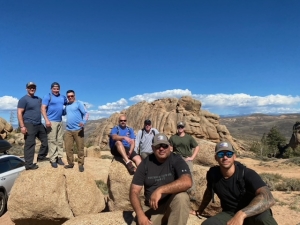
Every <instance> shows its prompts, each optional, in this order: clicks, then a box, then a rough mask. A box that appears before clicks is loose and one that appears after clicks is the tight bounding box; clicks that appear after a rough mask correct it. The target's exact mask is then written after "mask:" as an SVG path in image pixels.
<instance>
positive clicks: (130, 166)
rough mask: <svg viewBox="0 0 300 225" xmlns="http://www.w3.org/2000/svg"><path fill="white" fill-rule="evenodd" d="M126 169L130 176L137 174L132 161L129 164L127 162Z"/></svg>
mask: <svg viewBox="0 0 300 225" xmlns="http://www.w3.org/2000/svg"><path fill="white" fill-rule="evenodd" d="M126 168H127V170H128V172H129V174H130V175H133V174H134V173H135V169H136V168H135V166H134V165H133V164H132V162H131V161H129V162H127V163H126Z"/></svg>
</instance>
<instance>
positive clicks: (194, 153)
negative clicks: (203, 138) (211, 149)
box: [192, 145, 200, 159]
mask: <svg viewBox="0 0 300 225" xmlns="http://www.w3.org/2000/svg"><path fill="white" fill-rule="evenodd" d="M199 150H200V147H199V145H198V146H197V147H196V148H195V149H194V152H193V155H192V158H193V159H195V158H196V156H197V154H198V152H199Z"/></svg>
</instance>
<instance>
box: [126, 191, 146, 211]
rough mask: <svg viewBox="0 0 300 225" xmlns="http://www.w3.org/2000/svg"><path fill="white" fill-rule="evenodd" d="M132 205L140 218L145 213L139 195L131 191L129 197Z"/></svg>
mask: <svg viewBox="0 0 300 225" xmlns="http://www.w3.org/2000/svg"><path fill="white" fill-rule="evenodd" d="M129 199H130V203H131V205H132V207H133V210H134V211H135V213H136V215H137V216H139V215H141V214H143V213H144V211H143V208H142V205H141V201H140V198H139V195H138V194H137V193H135V192H133V191H130V195H129Z"/></svg>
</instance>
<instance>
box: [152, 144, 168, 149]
mask: <svg viewBox="0 0 300 225" xmlns="http://www.w3.org/2000/svg"><path fill="white" fill-rule="evenodd" d="M161 147H162V148H163V149H166V148H168V147H169V145H167V144H159V145H155V149H159V148H161Z"/></svg>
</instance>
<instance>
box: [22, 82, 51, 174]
mask: <svg viewBox="0 0 300 225" xmlns="http://www.w3.org/2000/svg"><path fill="white" fill-rule="evenodd" d="M26 90H27V95H25V96H24V97H22V98H21V99H20V100H19V102H18V121H19V126H20V129H21V133H22V134H24V140H25V145H24V159H25V168H26V170H33V169H37V168H38V166H37V165H36V164H35V163H33V159H34V153H35V144H36V142H35V139H36V137H37V138H38V139H39V140H40V141H41V147H40V150H39V153H38V158H37V160H38V161H44V160H47V158H46V156H47V154H48V140H47V133H46V129H45V127H44V126H43V124H42V118H41V105H42V99H41V98H39V97H38V96H35V95H34V94H35V92H36V84H35V83H33V82H29V83H27V84H26Z"/></svg>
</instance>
